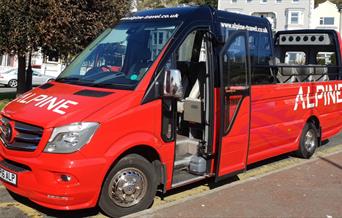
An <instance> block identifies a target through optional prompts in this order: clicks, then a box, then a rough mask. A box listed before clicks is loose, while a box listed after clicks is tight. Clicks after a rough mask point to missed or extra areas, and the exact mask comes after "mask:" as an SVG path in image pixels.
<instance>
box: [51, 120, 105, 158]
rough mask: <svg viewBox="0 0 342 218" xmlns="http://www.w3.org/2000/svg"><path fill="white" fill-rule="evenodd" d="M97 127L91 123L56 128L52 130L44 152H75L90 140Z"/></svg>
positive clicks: (97, 125)
mask: <svg viewBox="0 0 342 218" xmlns="http://www.w3.org/2000/svg"><path fill="white" fill-rule="evenodd" d="M98 127H99V124H98V123H91V122H82V123H73V124H70V125H67V126H62V127H57V128H55V129H54V130H53V132H52V135H51V137H50V139H49V142H48V144H47V145H46V147H45V149H44V152H47V153H72V152H75V151H77V150H79V149H81V148H82V147H83V146H84V145H85V144H87V143H88V142H89V141H90V140H91V138H92V137H93V135H94V134H95V131H96V130H97V128H98Z"/></svg>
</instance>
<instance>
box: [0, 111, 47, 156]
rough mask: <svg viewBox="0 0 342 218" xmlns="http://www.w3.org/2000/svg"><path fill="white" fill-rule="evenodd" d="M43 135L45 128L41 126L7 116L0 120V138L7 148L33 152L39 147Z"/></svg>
mask: <svg viewBox="0 0 342 218" xmlns="http://www.w3.org/2000/svg"><path fill="white" fill-rule="evenodd" d="M9 129H10V130H9ZM42 135H43V129H42V128H40V127H37V126H32V125H29V124H26V123H22V122H18V121H14V120H11V119H8V118H6V117H2V118H1V120H0V140H1V141H2V142H3V144H4V145H5V146H6V148H7V149H10V150H18V151H28V152H33V151H35V150H36V149H37V146H38V144H39V142H40V140H41V138H42Z"/></svg>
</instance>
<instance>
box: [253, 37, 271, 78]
mask: <svg viewBox="0 0 342 218" xmlns="http://www.w3.org/2000/svg"><path fill="white" fill-rule="evenodd" d="M248 44H249V49H250V55H251V65H252V84H269V83H273V81H274V78H273V76H272V73H271V70H270V67H269V62H270V60H271V56H272V50H271V42H270V37H269V35H268V34H267V33H259V32H250V33H249V38H248Z"/></svg>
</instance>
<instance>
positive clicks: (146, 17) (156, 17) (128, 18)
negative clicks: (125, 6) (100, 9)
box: [121, 14, 179, 20]
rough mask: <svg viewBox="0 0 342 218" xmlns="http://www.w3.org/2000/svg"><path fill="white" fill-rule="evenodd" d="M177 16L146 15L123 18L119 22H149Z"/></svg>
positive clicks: (176, 15)
mask: <svg viewBox="0 0 342 218" xmlns="http://www.w3.org/2000/svg"><path fill="white" fill-rule="evenodd" d="M178 17H179V14H157V15H146V16H132V17H124V18H121V20H150V19H176V18H178Z"/></svg>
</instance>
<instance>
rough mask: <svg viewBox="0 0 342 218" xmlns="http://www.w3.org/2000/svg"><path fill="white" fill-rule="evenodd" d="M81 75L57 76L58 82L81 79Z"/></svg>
mask: <svg viewBox="0 0 342 218" xmlns="http://www.w3.org/2000/svg"><path fill="white" fill-rule="evenodd" d="M79 80H80V78H79V77H62V78H57V79H56V81H57V82H72V81H79Z"/></svg>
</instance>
